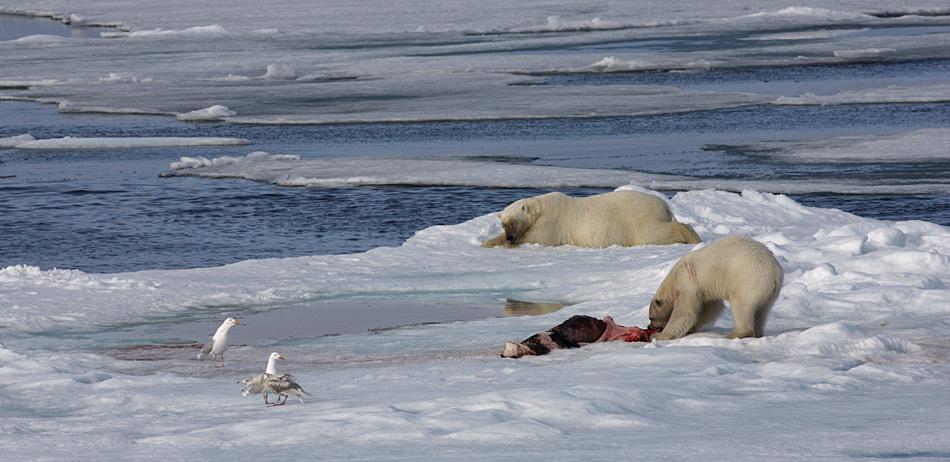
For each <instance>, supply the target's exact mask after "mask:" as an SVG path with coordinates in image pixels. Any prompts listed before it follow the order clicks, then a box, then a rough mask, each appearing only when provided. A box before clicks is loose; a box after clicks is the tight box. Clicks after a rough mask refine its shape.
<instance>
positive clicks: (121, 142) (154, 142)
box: [0, 135, 250, 150]
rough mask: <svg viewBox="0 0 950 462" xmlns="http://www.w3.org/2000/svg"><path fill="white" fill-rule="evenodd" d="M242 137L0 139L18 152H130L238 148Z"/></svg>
mask: <svg viewBox="0 0 950 462" xmlns="http://www.w3.org/2000/svg"><path fill="white" fill-rule="evenodd" d="M249 143H250V142H249V141H248V140H245V139H242V138H222V137H174V136H168V137H96V138H77V137H72V136H65V137H62V138H46V139H35V138H33V137H32V136H30V135H19V136H14V137H9V138H0V147H12V148H16V149H30V150H53V149H131V148H159V147H179V146H239V145H245V144H249Z"/></svg>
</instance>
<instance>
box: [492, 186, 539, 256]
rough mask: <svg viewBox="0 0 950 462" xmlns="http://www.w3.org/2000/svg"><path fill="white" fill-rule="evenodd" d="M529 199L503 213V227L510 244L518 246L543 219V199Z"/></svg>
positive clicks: (514, 203)
mask: <svg viewBox="0 0 950 462" xmlns="http://www.w3.org/2000/svg"><path fill="white" fill-rule="evenodd" d="M543 197H544V196H538V197H529V198H526V199H519V200H516V201H514V202H512V203H511V205H509V206H508V207H505V210H502V211H501V226H502V227H503V228H505V238H506V239H507V240H508V243H509V244H517V243H518V240H519V239H521V238H522V237H523V236H524V235H525V233H527V232H528V230H529V229H531V227H532V226H534V224H535V223H537V222H538V219H539V218H540V217H541V202H542V200H541V198H543Z"/></svg>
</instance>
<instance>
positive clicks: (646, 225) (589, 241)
mask: <svg viewBox="0 0 950 462" xmlns="http://www.w3.org/2000/svg"><path fill="white" fill-rule="evenodd" d="M501 225H502V227H503V228H504V229H505V232H504V233H502V234H500V235H498V236H496V237H494V238H491V239H489V240H487V241H485V242H484V243H483V244H482V245H484V246H485V247H498V246H507V247H514V246H517V245H520V244H542V245H552V246H553V245H576V246H578V247H607V246H611V245H621V246H632V245H644V244H676V243H686V244H695V243H698V242H700V239H699V235H697V234H696V231H694V230H693V228H691V227H690V226H689V225H685V224H682V223H680V222H678V221H676V219H675V218H673V213H672V212H670V208H669V207H668V206H667V205H666V202H665V201H664V200H663V199H661V198H659V197H656V196H653V195H650V194H644V193H641V192H636V191H613V192H609V193H604V194H598V195H595V196H590V197H571V196H568V195H566V194H563V193H559V192H552V193H548V194H543V195H540V196H535V197H528V198H525V199H520V200H517V201H515V202H513V203H512V204H511V205H509V206H508V207H505V209H504V210H503V211H502V212H501Z"/></svg>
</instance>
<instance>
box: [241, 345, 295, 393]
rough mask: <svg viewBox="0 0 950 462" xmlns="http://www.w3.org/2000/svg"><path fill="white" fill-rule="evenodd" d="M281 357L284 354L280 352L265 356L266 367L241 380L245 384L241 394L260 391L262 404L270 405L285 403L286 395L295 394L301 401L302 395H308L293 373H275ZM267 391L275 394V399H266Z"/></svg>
mask: <svg viewBox="0 0 950 462" xmlns="http://www.w3.org/2000/svg"><path fill="white" fill-rule="evenodd" d="M283 359H284V356H283V355H281V354H280V353H277V352H274V353H271V354H270V356H268V358H267V368H266V369H265V370H264V373H263V374H258V375H255V376H254V377H251V378H248V379H245V380H242V381H241V383H244V384H246V385H245V386H244V390H243V391H242V392H241V394H242V395H244V396H250V395H252V394H255V393H261V394H263V395H264V404H267V405H271V406H280V405H282V404H284V403H286V402H287V396H288V395H294V396H296V397H297V399H298V400H300V402H301V403H302V402H303V397H304V395H306V396H310V393H307V392H306V391H305V390H304V389H303V388H302V387H301V386H300V384H298V383H297V381H296V380H295V379H294V376H293V375H291V374H278V373H277V360H283ZM268 393H273V394H275V395H277V401H275V402H273V403H270V402H269V401H268V400H267V395H268ZM281 398H284V400H283V401H281Z"/></svg>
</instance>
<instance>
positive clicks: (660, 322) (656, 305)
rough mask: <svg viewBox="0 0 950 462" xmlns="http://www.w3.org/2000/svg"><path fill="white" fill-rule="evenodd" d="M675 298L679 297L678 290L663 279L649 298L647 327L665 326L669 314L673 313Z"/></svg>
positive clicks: (659, 328)
mask: <svg viewBox="0 0 950 462" xmlns="http://www.w3.org/2000/svg"><path fill="white" fill-rule="evenodd" d="M674 271H675V268H674ZM677 298H679V290H677V289H675V288H674V287H672V285H671V284H668V283H667V280H666V279H664V280H663V282H662V283H660V287H659V288H658V289H657V290H656V294H654V295H653V300H650V325H649V326H647V329H654V330H658V331H662V330H663V328H664V327H666V323H667V322H669V321H670V316H671V315H672V314H673V307H674V306H675V305H676V302H677Z"/></svg>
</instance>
